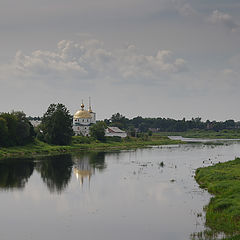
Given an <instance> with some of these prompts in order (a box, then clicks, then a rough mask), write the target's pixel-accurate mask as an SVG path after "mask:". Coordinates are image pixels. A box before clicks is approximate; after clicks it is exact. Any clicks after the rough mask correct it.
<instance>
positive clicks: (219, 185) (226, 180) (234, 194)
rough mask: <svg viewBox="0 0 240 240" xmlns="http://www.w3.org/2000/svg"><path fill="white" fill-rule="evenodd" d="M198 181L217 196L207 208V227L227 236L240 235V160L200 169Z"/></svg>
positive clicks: (197, 176)
mask: <svg viewBox="0 0 240 240" xmlns="http://www.w3.org/2000/svg"><path fill="white" fill-rule="evenodd" d="M196 180H197V182H198V183H199V184H200V186H201V187H203V188H207V189H208V191H209V192H210V193H212V194H214V195H215V196H214V197H213V198H212V199H211V201H210V203H209V205H208V206H207V207H206V224H207V226H209V227H210V228H211V229H213V230H214V231H219V232H220V231H223V232H225V233H227V234H235V233H239V232H240V201H239V199H240V181H239V180H240V159H239V158H237V159H235V160H234V161H230V162H226V163H219V164H216V165H215V166H210V167H207V168H200V169H198V170H197V171H196ZM232 239H234V238H232Z"/></svg>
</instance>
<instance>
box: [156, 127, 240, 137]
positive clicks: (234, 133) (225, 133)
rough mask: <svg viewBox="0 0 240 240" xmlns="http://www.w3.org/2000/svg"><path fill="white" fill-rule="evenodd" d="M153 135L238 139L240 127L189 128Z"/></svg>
mask: <svg viewBox="0 0 240 240" xmlns="http://www.w3.org/2000/svg"><path fill="white" fill-rule="evenodd" d="M154 135H162V136H182V137H187V138H212V139H218V138H220V139H240V129H233V130H228V129H225V130H220V131H218V132H216V131H213V130H189V131H186V132H160V133H156V134H154Z"/></svg>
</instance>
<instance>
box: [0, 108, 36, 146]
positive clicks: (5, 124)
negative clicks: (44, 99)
mask: <svg viewBox="0 0 240 240" xmlns="http://www.w3.org/2000/svg"><path fill="white" fill-rule="evenodd" d="M34 137H35V132H34V128H33V126H32V124H31V123H30V121H29V120H28V119H27V117H26V115H25V113H23V112H12V113H0V146H2V147H9V146H18V145H25V144H27V143H30V142H32V141H33V140H34Z"/></svg>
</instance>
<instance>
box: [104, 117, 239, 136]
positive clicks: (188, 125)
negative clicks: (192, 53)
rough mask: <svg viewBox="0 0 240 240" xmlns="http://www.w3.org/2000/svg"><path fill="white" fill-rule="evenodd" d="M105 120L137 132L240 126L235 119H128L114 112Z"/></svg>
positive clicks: (233, 127) (215, 129)
mask: <svg viewBox="0 0 240 240" xmlns="http://www.w3.org/2000/svg"><path fill="white" fill-rule="evenodd" d="M104 122H105V123H106V124H107V125H108V126H116V127H119V128H121V129H125V130H129V131H130V132H131V131H134V130H135V131H137V132H148V131H154V132H184V131H188V130H193V129H196V130H214V131H219V130H223V129H237V128H240V122H235V121H234V120H226V121H224V122H223V121H220V122H217V121H210V120H207V121H205V122H204V121H202V120H201V118H200V117H197V118H192V119H191V120H186V119H185V118H183V119H182V120H175V119H171V118H161V117H158V118H143V117H140V116H138V117H135V118H132V119H128V118H126V117H125V116H123V115H122V114H120V113H116V114H113V115H112V117H111V118H110V119H105V120H104Z"/></svg>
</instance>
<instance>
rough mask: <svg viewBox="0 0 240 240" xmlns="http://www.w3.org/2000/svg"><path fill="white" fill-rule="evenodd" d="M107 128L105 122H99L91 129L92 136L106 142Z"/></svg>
mask: <svg viewBox="0 0 240 240" xmlns="http://www.w3.org/2000/svg"><path fill="white" fill-rule="evenodd" d="M105 128H106V124H105V123H104V122H97V123H96V124H94V125H92V126H91V127H90V129H89V130H90V135H91V136H92V137H94V138H95V139H97V140H99V141H105Z"/></svg>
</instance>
